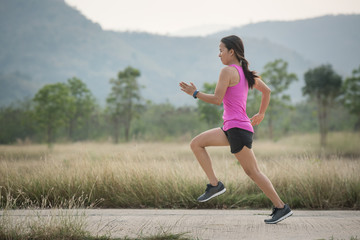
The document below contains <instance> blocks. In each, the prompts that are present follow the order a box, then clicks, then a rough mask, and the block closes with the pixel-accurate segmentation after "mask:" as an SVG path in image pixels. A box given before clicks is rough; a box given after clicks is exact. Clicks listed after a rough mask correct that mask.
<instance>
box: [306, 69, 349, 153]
mask: <svg viewBox="0 0 360 240" xmlns="http://www.w3.org/2000/svg"><path fill="white" fill-rule="evenodd" d="M304 77H305V86H304V87H303V89H302V90H303V94H304V95H309V96H310V98H311V99H314V100H315V101H316V103H317V115H318V121H319V128H320V144H321V146H322V147H325V146H326V136H327V132H328V126H327V121H328V120H327V117H328V112H329V108H330V107H332V105H333V103H334V100H335V98H336V97H337V96H339V94H340V93H341V84H342V80H341V77H340V76H339V75H338V74H337V73H336V72H335V71H334V70H333V69H332V66H331V65H321V66H319V67H317V68H314V69H310V70H309V71H307V72H306V73H305V75H304Z"/></svg>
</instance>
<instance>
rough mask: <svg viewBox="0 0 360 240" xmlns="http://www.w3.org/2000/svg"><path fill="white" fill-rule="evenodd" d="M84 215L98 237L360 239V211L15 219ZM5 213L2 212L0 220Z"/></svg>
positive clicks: (123, 212) (119, 213)
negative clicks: (274, 220) (271, 221)
mask: <svg viewBox="0 0 360 240" xmlns="http://www.w3.org/2000/svg"><path fill="white" fill-rule="evenodd" d="M64 211H65V212H66V215H70V216H76V215H85V221H86V222H87V229H88V230H89V231H90V232H91V233H92V234H94V235H104V234H106V235H110V236H111V237H114V238H115V237H125V236H128V237H138V236H149V235H153V234H158V233H163V232H165V233H187V235H186V236H188V237H191V238H194V239H216V240H221V239H224V240H231V239H257V240H262V239H276V240H280V239H299V240H300V239H301V240H307V239H309V240H310V239H326V240H328V239H330V238H333V239H334V240H335V239H345V240H350V238H351V237H357V238H359V239H360V211H302V210H293V212H294V214H293V216H291V217H290V218H288V219H286V220H284V221H282V222H280V223H278V224H276V225H268V224H265V223H264V219H265V218H267V217H268V214H270V210H166V209H161V210H160V209H91V210H83V209H79V210H61V212H62V213H61V214H58V213H56V210H37V211H32V210H13V211H7V214H8V215H10V216H11V217H15V218H25V217H32V216H34V217H35V216H44V217H46V216H49V215H52V216H54V215H55V216H58V215H64ZM3 214H4V213H3V212H2V211H0V215H3Z"/></svg>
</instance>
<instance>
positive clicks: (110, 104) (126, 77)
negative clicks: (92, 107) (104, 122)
mask: <svg viewBox="0 0 360 240" xmlns="http://www.w3.org/2000/svg"><path fill="white" fill-rule="evenodd" d="M139 76H140V71H139V70H138V69H135V68H132V67H127V68H126V69H125V70H124V71H122V72H121V71H120V72H119V73H118V77H117V79H110V84H111V85H112V88H111V93H110V94H109V96H108V98H107V99H106V102H107V111H108V112H109V114H110V116H111V120H112V123H113V126H114V129H113V133H114V137H115V143H117V142H119V130H120V128H121V125H122V126H123V127H124V135H125V140H126V141H129V138H130V127H131V122H132V120H133V119H135V118H137V117H139V114H140V112H141V110H142V109H143V105H142V104H141V96H140V88H141V86H140V85H139V84H138V82H137V78H138V77H139Z"/></svg>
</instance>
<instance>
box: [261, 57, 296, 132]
mask: <svg viewBox="0 0 360 240" xmlns="http://www.w3.org/2000/svg"><path fill="white" fill-rule="evenodd" d="M287 68H288V63H287V62H286V61H284V60H282V59H276V60H275V61H273V62H269V63H267V64H266V65H265V67H264V72H263V73H262V74H261V77H262V78H263V81H264V82H265V83H266V84H267V85H268V86H269V87H270V89H271V100H270V103H269V106H268V109H267V110H266V119H267V121H268V129H269V138H270V139H273V121H275V120H277V119H278V118H277V114H276V113H277V111H279V110H281V111H282V110H283V109H284V108H285V107H289V106H290V101H291V98H290V95H288V94H285V93H284V92H285V90H287V89H288V88H289V86H290V84H291V83H293V82H294V81H297V80H298V78H297V76H296V75H295V74H294V73H288V72H287Z"/></svg>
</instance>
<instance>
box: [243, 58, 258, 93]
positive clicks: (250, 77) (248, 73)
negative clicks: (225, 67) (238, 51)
mask: <svg viewBox="0 0 360 240" xmlns="http://www.w3.org/2000/svg"><path fill="white" fill-rule="evenodd" d="M241 66H242V69H243V71H244V75H245V78H246V79H247V81H248V85H249V88H251V89H252V88H253V86H254V84H255V78H257V77H259V76H258V75H257V74H256V72H255V71H250V69H249V62H248V61H247V60H246V59H245V58H243V59H241Z"/></svg>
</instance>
